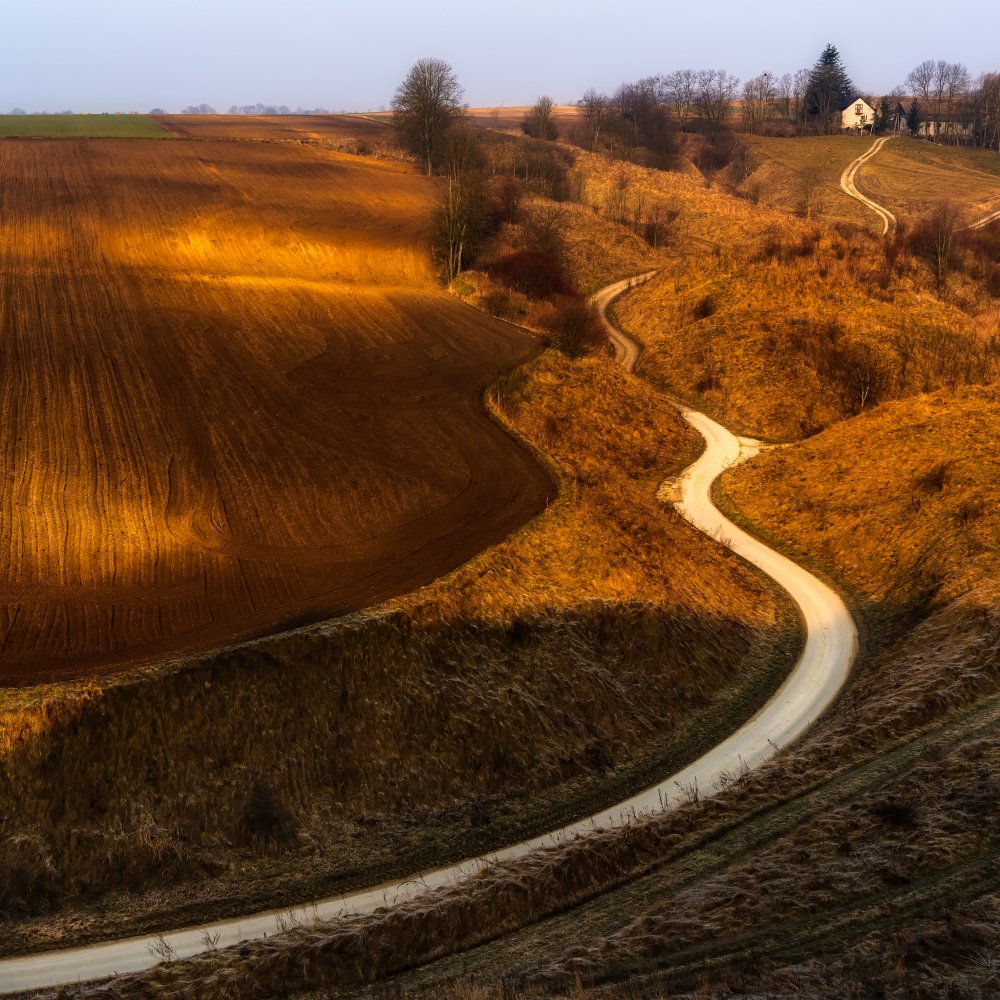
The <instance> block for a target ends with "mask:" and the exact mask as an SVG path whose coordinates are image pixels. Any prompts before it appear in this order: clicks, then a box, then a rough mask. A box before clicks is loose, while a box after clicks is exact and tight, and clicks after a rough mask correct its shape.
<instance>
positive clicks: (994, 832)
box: [88, 584, 1000, 1000]
mask: <svg viewBox="0 0 1000 1000" xmlns="http://www.w3.org/2000/svg"><path fill="white" fill-rule="evenodd" d="M942 657H943V658H944V662H946V663H948V664H949V667H950V670H949V672H948V674H947V676H946V677H944V678H943V677H942V669H941V663H942ZM998 691H1000V591H998V589H997V586H996V585H995V584H991V585H988V586H985V587H982V588H980V589H979V591H978V592H976V593H974V594H970V595H968V596H967V597H965V598H962V599H960V600H959V601H957V602H955V603H954V604H953V605H952V606H951V607H950V608H948V609H945V610H943V611H942V612H939V613H938V614H937V615H935V616H934V618H933V619H932V620H930V621H928V622H927V623H925V625H923V626H921V627H920V629H918V631H917V632H915V633H914V635H913V636H912V639H911V640H909V641H908V642H907V643H905V644H904V645H902V646H900V647H899V648H898V649H896V650H894V651H888V652H886V653H885V654H883V656H882V657H881V658H880V660H879V661H878V662H877V663H875V664H873V665H871V668H870V669H866V670H864V671H863V672H862V673H861V674H860V675H859V676H858V677H857V678H856V680H855V683H854V685H853V688H852V695H851V697H850V698H849V699H848V700H847V701H845V702H844V703H842V704H841V705H840V706H838V708H837V709H835V711H834V712H833V713H832V714H831V716H829V717H828V719H827V720H826V721H825V722H824V723H822V724H821V725H820V726H818V727H817V729H816V730H815V731H814V732H813V733H812V734H811V735H810V736H809V737H808V738H807V739H806V740H805V741H804V742H803V743H801V744H800V745H798V746H797V747H796V748H794V749H793V750H792V751H791V752H789V753H787V754H785V755H783V756H782V757H780V758H778V759H777V760H776V761H774V762H773V763H771V764H769V765H767V766H765V768H764V769H763V770H761V771H759V772H756V773H753V774H743V775H734V776H733V779H734V780H733V781H732V782H731V783H730V785H729V786H728V788H727V789H726V790H725V791H724V792H723V793H722V795H721V796H720V798H718V799H715V800H705V799H701V800H698V801H692V802H691V803H690V804H688V805H687V806H685V807H683V808H681V809H679V810H676V811H674V812H672V813H670V814H666V815H664V816H661V817H654V818H651V819H647V820H644V821H641V822H639V823H637V824H635V825H633V826H630V827H628V828H625V829H623V830H619V831H612V832H604V833H600V834H595V835H593V836H592V837H589V838H585V839H583V840H580V841H576V842H574V843H572V844H568V845H564V846H563V847H561V848H558V849H552V850H550V851H547V852H545V853H542V854H540V855H538V856H536V857H534V858H533V859H532V860H531V862H530V863H528V864H525V863H523V862H521V863H518V864H514V865H508V864H501V865H499V866H497V868H496V869H495V870H494V871H492V872H489V873H486V874H484V875H481V876H479V877H477V878H476V879H473V880H472V881H471V882H470V883H468V884H467V885H465V886H463V887H462V889H461V890H451V889H449V890H439V891H436V892H434V893H430V894H428V896H427V897H425V898H423V899H419V900H415V901H413V902H411V903H407V904H404V905H402V906H400V907H395V908H392V909H390V910H386V911H383V912H381V913H376V914H373V915H372V916H370V917H364V918H348V919H343V920H334V921H329V922H323V923H319V924H316V925H314V926H308V927H302V928H297V929H294V930H292V931H291V932H289V933H287V934H283V935H277V936H275V937H274V938H271V939H269V940H268V941H266V942H258V943H254V944H250V945H247V946H244V947H242V948H240V949H231V950H229V951H227V952H222V953H220V954H217V955H209V956H205V957H203V958H200V959H197V960H195V961H193V962H184V963H177V964H174V965H167V966H164V967H161V968H159V969H156V970H152V971H150V972H147V973H143V974H140V975H137V976H134V977H126V978H124V979H121V980H118V981H116V982H115V983H114V984H113V985H112V986H111V987H109V988H108V989H107V990H104V989H99V990H95V991H94V992H93V993H92V994H88V995H89V996H91V997H94V998H97V997H105V996H106V997H115V998H126V997H133V996H147V995H154V994H155V991H157V990H181V991H182V992H183V993H184V995H190V996H197V997H202V996H204V997H209V996H227V997H229V996H231V997H244V996H245V997H250V996H255V995H259V994H261V993H263V994H267V993H268V992H269V991H271V990H274V989H276V988H278V987H279V984H280V988H281V989H283V990H286V991H290V992H294V990H295V989H296V988H297V989H299V990H304V989H306V988H312V989H317V988H321V987H325V988H326V990H325V991H324V992H323V993H322V994H320V995H323V996H341V995H347V996H355V995H368V993H367V991H365V990H363V989H362V987H363V985H364V984H366V983H377V982H380V981H384V980H385V979H386V977H387V976H389V975H391V974H393V973H398V972H399V971H400V970H404V969H407V968H413V967H415V966H418V965H421V964H424V963H427V962H429V961H431V960H434V959H441V960H440V961H437V962H436V963H434V964H431V965H429V966H428V967H427V969H426V970H420V971H417V972H416V973H414V974H413V975H411V976H408V977H404V978H402V979H401V980H398V981H397V982H396V983H392V982H390V983H389V984H388V985H387V988H388V989H389V990H390V994H389V995H398V994H396V993H394V992H391V991H393V990H395V989H397V988H399V989H400V990H402V995H404V996H408V995H410V992H409V991H412V995H415V996H416V995H427V996H448V995H449V993H448V992H447V984H448V983H449V982H450V981H452V980H454V979H461V978H464V977H467V976H469V975H472V976H474V977H475V979H476V981H478V982H480V983H484V984H487V985H489V984H493V983H496V982H497V981H498V980H499V979H500V978H501V977H503V979H505V980H506V981H507V982H508V983H513V984H514V986H515V988H513V989H512V988H511V987H509V986H507V987H504V990H505V992H501V994H500V995H501V996H504V997H506V996H530V995H532V994H533V993H534V992H535V991H536V990H537V989H539V988H547V989H548V990H550V991H552V992H554V993H555V994H556V995H569V996H581V997H582V996H590V995H591V994H590V993H589V992H588V991H585V990H584V989H582V988H580V987H576V988H574V987H573V985H572V984H573V982H574V981H575V980H578V979H581V978H582V980H583V981H585V982H589V981H592V980H597V981H598V982H600V981H608V980H611V981H612V982H615V981H619V982H620V981H621V980H624V979H627V978H628V977H629V976H631V975H639V976H648V975H649V973H650V972H651V970H654V969H659V970H665V971H662V972H660V973H659V974H657V975H656V976H654V977H652V978H651V979H648V980H643V979H640V980H639V982H638V987H639V989H640V992H639V993H638V995H639V996H656V995H658V994H657V992H656V990H658V989H661V988H662V989H663V991H664V995H669V996H674V995H687V992H688V991H689V990H692V989H694V988H695V987H696V986H698V985H701V986H702V987H703V988H706V989H708V988H709V987H717V988H718V989H719V990H720V991H723V992H722V993H720V995H727V994H726V993H725V992H724V991H726V990H728V989H729V987H731V986H732V987H734V988H735V987H737V986H738V985H739V984H743V985H744V986H746V985H747V983H754V984H756V985H757V986H758V987H759V988H760V989H762V990H764V991H765V993H764V995H768V996H770V995H773V994H772V993H770V992H767V990H768V989H770V988H774V987H775V985H776V983H778V982H780V981H781V979H780V976H787V975H790V974H791V973H787V972H785V971H784V967H787V966H788V964H789V963H790V962H795V961H799V960H802V959H808V960H812V959H817V960H818V962H817V964H816V965H814V966H812V969H811V974H812V975H822V973H823V972H824V970H827V971H828V970H830V969H831V968H833V967H834V965H835V963H836V962H837V961H838V960H840V959H841V958H844V959H845V960H847V961H848V962H849V960H850V956H851V954H852V952H851V949H853V948H858V947H860V948H862V949H864V948H865V947H872V939H874V940H875V942H876V945H877V941H878V939H879V935H882V941H883V943H888V942H891V941H892V940H893V935H894V934H895V933H897V932H896V931H895V930H894V928H896V927H899V926H902V927H904V928H906V927H907V925H909V926H913V924H914V923H915V922H916V921H919V920H921V919H924V918H926V917H927V916H928V915H930V914H932V913H935V912H939V910H940V908H941V907H942V906H947V907H950V908H951V909H950V912H952V913H953V914H955V917H954V919H955V920H956V921H957V920H958V919H959V918H958V915H959V914H960V913H962V912H963V910H964V911H965V912H975V908H976V907H977V906H979V905H981V904H980V903H978V902H977V900H978V899H979V898H980V897H982V896H983V895H984V894H986V893H989V892H991V891H996V888H997V877H996V869H995V859H996V856H997V853H998V851H1000V826H998V822H1000V811H998V809H997V803H998V801H1000V800H998V795H1000V740H998V739H997V735H996V733H997V722H998V719H1000V702H998V700H997V694H998ZM977 703H978V707H977ZM970 705H972V706H974V707H973V709H972V710H971V711H970V710H969V706H970ZM887 709H889V710H895V714H894V715H893V716H892V718H891V719H889V720H886V718H885V714H886V710H887ZM859 733H860V737H859ZM543 916H548V917H549V919H547V920H544V921H543V920H540V918H541V917H543ZM902 933H903V934H904V935H905V934H908V933H909V931H907V930H904V931H903V932H902ZM887 934H888V938H886V935H887ZM497 937H499V940H494V939H495V938H497ZM897 940H898V938H897ZM909 940H910V941H911V943H912V944H913V945H914V946H915V947H917V948H919V942H920V939H919V937H911V938H910V939H909ZM490 941H492V942H493V943H491V944H485V946H483V947H479V948H478V949H477V951H475V952H468V951H466V950H467V949H469V948H470V947H472V946H473V945H477V944H478V945H483V944H484V943H485V942H490ZM866 942H867V943H866ZM456 951H462V952H464V953H463V954H459V955H457V956H456V957H455V958H453V959H452V958H447V957H444V958H442V956H449V955H451V954H452V953H453V952H456ZM917 953H918V952H914V954H917ZM848 971H850V973H851V974H852V975H854V976H856V977H858V979H859V982H860V983H861V984H863V983H868V984H869V986H868V988H872V987H873V986H874V985H875V984H877V983H879V982H884V981H886V980H887V979H891V977H892V976H893V975H894V970H882V969H878V968H877V967H876V968H872V969H868V970H867V972H866V971H865V970H864V969H849V970H848ZM800 974H801V973H800ZM953 974H954V973H953ZM808 979H809V976H808V975H806V976H805V980H806V981H808ZM790 981H791V982H794V978H793V979H792V980H790ZM522 985H523V988H521V986H522ZM463 988H464V987H457V988H456V989H455V992H454V996H455V997H456V1000H457V998H460V997H462V996H463V994H462V989H463ZM647 988H648V990H649V992H648V993H647V992H646V989H647ZM628 989H629V987H628V985H627V984H626V985H625V986H612V987H609V989H608V992H607V993H606V994H603V993H602V992H600V991H595V992H594V994H593V996H594V997H595V1000H596V997H598V996H601V995H606V996H608V997H616V996H620V995H622V996H629V995H630V993H629V992H628ZM619 991H621V992H619ZM487 995H489V994H487ZM855 995H859V996H866V995H871V994H870V993H866V992H865V989H864V988H863V987H859V992H857V993H856V994H855ZM897 995H900V996H905V995H911V994H906V993H905V992H902V993H899V994H897ZM930 995H935V994H930Z"/></svg>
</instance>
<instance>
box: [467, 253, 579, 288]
mask: <svg viewBox="0 0 1000 1000" xmlns="http://www.w3.org/2000/svg"><path fill="white" fill-rule="evenodd" d="M486 270H487V273H488V274H489V275H490V277H491V278H493V279H494V280H496V281H499V282H500V283H501V284H503V285H506V286H507V287H508V288H513V289H514V290H515V291H518V292H522V293H523V294H525V295H529V296H531V298H534V299H545V298H549V297H550V296H552V295H566V294H569V293H570V292H571V291H572V288H571V286H570V284H569V282H568V281H567V279H566V275H565V272H564V271H563V266H562V264H560V263H559V261H558V260H556V259H555V258H554V257H552V256H550V255H549V254H547V253H543V252H542V251H541V250H518V251H516V252H515V253H511V254H507V255H506V256H505V257H501V258H500V259H499V260H497V261H495V262H494V263H493V264H490V266H489V267H488V268H487V269H486Z"/></svg>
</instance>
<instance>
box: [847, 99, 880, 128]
mask: <svg viewBox="0 0 1000 1000" xmlns="http://www.w3.org/2000/svg"><path fill="white" fill-rule="evenodd" d="M874 121H875V109H874V108H873V107H872V106H871V105H870V104H869V103H868V102H867V101H866V100H865V99H864V98H862V97H858V98H856V99H855V100H853V101H851V103H850V104H848V105H847V107H846V108H844V110H843V111H841V113H840V125H841V128H853V129H857V131H859V132H862V131H864V130H865V129H866V128H871V126H872V123H873V122H874Z"/></svg>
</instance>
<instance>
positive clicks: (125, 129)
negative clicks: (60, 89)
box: [0, 115, 170, 139]
mask: <svg viewBox="0 0 1000 1000" xmlns="http://www.w3.org/2000/svg"><path fill="white" fill-rule="evenodd" d="M16 136H21V137H30V138H59V139H62V138H73V139H167V138H169V136H170V133H169V132H168V131H167V130H166V129H165V128H164V127H163V126H162V125H161V124H160V123H159V122H157V121H156V120H155V119H154V118H150V117H149V116H148V115H0V138H3V137H16Z"/></svg>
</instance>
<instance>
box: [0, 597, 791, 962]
mask: <svg viewBox="0 0 1000 1000" xmlns="http://www.w3.org/2000/svg"><path fill="white" fill-rule="evenodd" d="M798 643H799V637H798V635H797V623H791V624H790V625H789V626H788V628H787V629H780V628H776V629H774V630H773V631H772V632H771V633H770V634H763V635H752V634H750V633H749V632H748V630H747V629H746V626H745V623H742V622H740V621H737V620H735V619H729V618H722V617H720V618H712V619H710V618H707V617H703V616H697V615H695V616H692V615H689V614H671V613H668V612H666V611H664V610H663V609H660V608H656V607H652V606H648V605H639V604H631V605H624V606H593V607H585V608H579V609H574V610H572V611H567V612H565V613H556V612H539V613H538V614H536V615H533V616H531V617H525V618H519V619H516V620H514V621H512V622H490V621H456V622H452V623H445V624H433V625H426V624H420V623H417V622H415V621H414V620H413V619H411V618H410V617H408V616H407V615H405V614H403V613H400V612H389V613H383V614H377V613H362V614H358V615H354V616H352V617H349V618H346V619H343V620H341V621H339V622H335V623H327V624H323V625H319V626H314V627H311V628H306V629H303V630H300V631H298V632H294V633H290V634H285V635H283V636H281V637H275V638H273V639H264V640H259V641H257V642H254V643H250V644H246V645H243V646H239V647H235V648H232V649H230V650H225V651H222V652H219V653H216V654H212V655H208V656H204V657H201V658H199V659H193V660H189V661H184V662H182V663H179V664H177V665H175V666H173V667H172V668H167V669H164V670H161V671H159V672H148V673H146V674H144V675H139V676H132V677H129V678H122V679H121V680H118V681H115V680H108V681H106V682H104V687H103V689H102V688H99V687H97V686H96V685H93V684H91V685H88V686H85V687H82V688H81V689H80V690H78V691H77V692H71V691H68V692H67V693H66V694H65V695H64V696H63V697H62V698H57V699H49V700H47V701H46V702H45V704H44V706H43V707H40V708H38V709H37V710H34V709H32V708H30V707H29V708H24V709H22V710H20V711H16V712H10V713H8V714H7V716H6V717H0V740H2V744H6V746H7V747H8V749H7V750H6V752H5V754H4V759H3V769H2V771H0V815H2V816H3V832H4V834H5V837H4V840H3V847H2V848H0V850H2V852H3V853H2V855H0V876H2V878H0V906H2V908H3V910H4V911H6V913H7V915H8V917H9V918H10V920H11V922H9V923H8V924H7V930H8V931H9V932H10V939H11V940H12V941H15V942H16V941H17V940H18V936H19V935H20V934H25V935H26V937H24V938H22V939H21V940H22V942H29V943H30V940H31V933H32V930H31V927H32V924H31V921H30V919H28V920H27V922H26V923H24V924H23V925H22V926H21V927H20V930H17V932H16V933H15V927H16V923H17V922H18V921H20V920H23V919H24V918H30V917H31V915H33V914H45V918H44V919H43V920H41V921H36V924H37V925H38V926H41V925H42V924H46V923H48V922H50V921H51V920H52V919H53V918H57V917H58V914H59V912H60V911H62V910H63V909H64V908H65V909H66V910H68V909H69V908H70V907H72V906H79V905H86V904H88V903H92V902H93V901H95V900H98V899H102V898H111V897H108V893H109V892H114V891H115V890H118V891H120V890H121V889H122V888H127V889H128V891H129V893H130V894H135V895H132V896H130V898H129V903H128V918H129V920H131V921H133V923H130V924H129V929H130V930H138V929H139V928H141V927H151V926H154V925H156V926H161V925H162V926H167V925H171V924H175V923H176V922H178V921H183V920H190V919H193V918H194V916H196V915H197V913H198V912H203V911H199V910H198V909H197V906H192V904H191V901H190V900H191V896H192V895H196V894H197V892H198V891H203V890H204V888H205V886H204V885H202V886H201V887H200V888H195V883H197V882H199V881H200V882H204V881H205V880H206V879H210V880H213V881H214V885H213V886H212V890H211V895H214V896H215V900H214V904H213V909H212V910H211V912H212V913H213V914H221V913H222V912H226V911H230V912H246V911H247V910H249V909H253V908H257V907H259V908H265V907H267V906H269V905H272V904H274V905H283V904H286V903H291V902H293V901H296V900H300V899H304V898H314V897H316V896H319V895H322V894H324V893H331V892H333V891H335V890H339V889H345V890H346V889H349V888H354V887H359V886H362V885H365V884H377V883H378V882H379V881H381V880H383V879H387V878H391V877H396V876H404V875H406V874H408V873H410V872H414V871H419V870H422V869H426V868H427V867H429V866H432V865H437V864H440V863H444V862H446V861H453V860H457V859H459V858H462V857H468V856H471V855H473V854H476V853H480V852H483V851H487V850H490V849H495V848H499V847H500V846H503V845H504V844H507V843H510V842H515V841H517V840H519V839H522V838H523V837H525V836H527V835H531V834H536V833H539V832H543V831H544V830H547V829H552V828H555V827H558V826H560V825H563V824H564V823H567V822H569V821H571V820H573V819H576V818H579V817H581V816H585V815H589V814H590V813H592V812H595V811H597V810H599V809H601V808H603V807H606V806H607V805H610V804H612V803H613V802H616V801H619V800H620V799H622V798H625V797H627V796H628V795H629V794H632V793H634V792H637V791H639V790H641V789H642V788H645V787H648V786H649V785H651V784H653V783H655V782H656V781H657V780H659V779H660V778H662V777H664V776H665V775H667V774H670V773H672V772H673V771H674V770H676V769H677V768H678V767H680V766H682V765H683V764H684V763H685V762H687V761H689V760H691V759H694V758H695V757H696V756H697V755H698V754H699V753H700V752H701V751H703V750H704V749H707V748H708V747H710V746H711V745H713V744H715V743H716V742H718V741H719V740H720V739H721V738H723V737H724V736H725V735H726V734H728V732H730V731H731V730H732V729H733V728H735V727H736V726H737V725H738V724H739V723H740V722H741V721H743V720H744V719H745V718H747V717H749V716H750V715H751V714H753V712H754V711H755V710H756V708H757V707H758V706H759V705H760V704H761V703H762V702H763V701H764V700H766V698H767V697H768V696H769V695H770V694H771V692H772V691H773V690H774V689H775V687H776V685H777V684H778V683H780V681H781V679H782V678H783V677H784V676H785V674H786V673H787V670H788V669H789V667H790V665H791V661H792V660H793V659H794V656H795V655H796V652H797V647H798ZM710 677H714V678H719V679H720V680H719V681H717V683H718V689H717V690H714V691H713V690H710V689H709V687H708V685H707V684H706V683H705V678H710ZM2 744H0V745H2ZM146 892H148V893H150V896H149V897H148V899H150V900H152V899H155V900H156V902H155V904H154V903H150V902H144V901H143V895H142V894H143V893H146ZM154 892H155V893H156V894H157V895H155V896H154V895H153V893H154ZM164 893H167V895H166V896H165V895H164ZM171 893H172V895H171ZM119 903H120V900H119ZM108 905H109V906H111V905H112V904H111V903H109V904H108ZM108 919H109V920H111V918H110V917H109V918H108ZM116 919H118V920H121V919H123V917H122V915H121V914H120V913H119V914H117V918H116ZM100 922H101V921H100V919H98V921H97V923H96V924H95V925H94V926H95V929H94V934H95V935H99V934H100V933H101V930H100V926H99V924H100ZM157 922H159V923H157ZM118 930H119V931H121V930H122V928H121V927H120V926H119V927H118ZM22 946H23V945H22ZM11 947H16V944H12V945H11Z"/></svg>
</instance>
